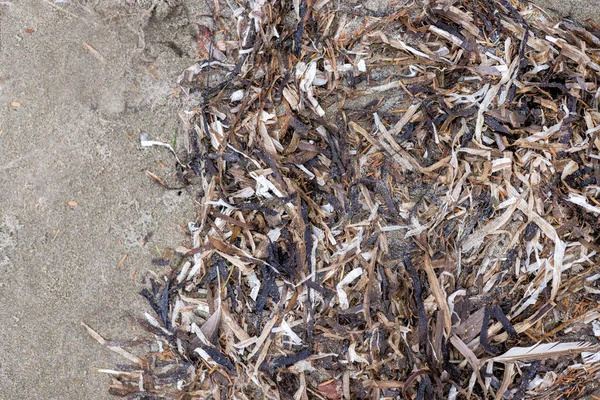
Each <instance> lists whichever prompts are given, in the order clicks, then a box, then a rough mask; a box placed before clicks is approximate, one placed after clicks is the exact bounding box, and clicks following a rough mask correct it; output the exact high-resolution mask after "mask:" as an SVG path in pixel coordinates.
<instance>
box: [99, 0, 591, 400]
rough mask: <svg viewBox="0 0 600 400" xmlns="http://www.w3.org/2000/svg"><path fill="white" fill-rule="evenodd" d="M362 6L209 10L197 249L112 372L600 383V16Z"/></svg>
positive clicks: (486, 5)
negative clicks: (575, 18) (147, 342)
mask: <svg viewBox="0 0 600 400" xmlns="http://www.w3.org/2000/svg"><path fill="white" fill-rule="evenodd" d="M343 3H344V2H342V3H340V2H337V1H329V0H319V1H312V2H311V1H306V0H303V1H300V2H298V1H295V2H278V1H266V0H254V1H249V2H247V3H244V5H243V6H239V5H236V7H239V8H236V9H233V10H231V15H230V16H227V17H222V18H221V17H219V18H216V19H215V23H214V25H213V26H200V32H199V38H198V43H199V49H200V53H201V55H202V56H203V57H205V58H206V59H205V60H204V61H202V62H200V63H198V64H197V65H194V66H192V67H191V68H189V69H188V70H187V71H185V73H184V74H183V75H182V77H181V81H180V84H181V89H180V95H181V97H182V99H183V100H184V101H185V103H186V107H187V108H186V109H185V110H184V111H183V112H182V117H183V119H184V121H185V123H186V124H187V129H188V131H189V149H188V150H189V151H188V154H187V156H186V157H184V156H180V157H179V158H177V164H178V172H179V177H180V179H182V180H184V181H185V182H186V183H187V185H188V187H189V189H190V191H193V193H194V195H195V196H196V198H197V201H198V207H199V210H200V211H199V215H198V219H197V222H196V224H192V225H190V231H191V234H192V236H193V248H189V249H185V248H179V249H178V252H179V254H180V255H181V257H180V259H179V261H177V262H173V263H172V264H171V268H170V270H169V272H168V273H167V275H166V276H165V277H164V279H162V280H159V281H156V282H154V283H153V285H152V289H151V290H145V291H144V293H143V294H144V295H145V296H146V297H147V298H148V299H149V301H150V303H151V305H152V307H153V309H154V311H155V315H150V314H146V320H145V321H144V322H143V324H144V325H145V326H146V328H147V329H148V330H149V331H150V332H152V333H153V338H152V342H153V344H152V347H151V351H149V352H146V353H145V354H143V355H142V356H136V355H133V354H132V353H130V352H128V351H126V350H124V349H123V348H122V347H119V346H115V345H112V344H111V343H110V342H105V341H104V339H102V338H101V337H100V336H98V335H97V334H95V333H94V335H95V337H96V339H97V340H99V341H100V342H103V343H105V344H107V345H109V346H111V348H112V349H113V350H115V351H117V352H119V353H121V354H123V355H125V356H126V357H127V358H128V359H130V360H131V361H133V362H134V365H133V366H130V367H123V368H121V370H120V371H114V370H107V371H106V370H105V371H104V372H107V373H109V374H110V375H111V379H112V383H111V391H112V392H113V393H114V394H119V395H123V396H131V397H132V398H178V399H192V398H197V399H204V398H215V399H259V398H268V399H308V398H315V399H341V398H346V399H355V398H372V399H379V398H407V399H432V398H439V399H442V398H444V399H445V398H448V399H456V398H460V399H463V398H472V399H487V398H495V399H521V398H536V399H549V398H568V397H571V398H578V397H580V396H582V395H583V393H585V392H586V391H587V392H589V391H590V390H592V389H594V385H597V382H598V379H599V378H600V353H598V352H599V351H600V346H599V345H598V341H597V340H596V335H598V336H600V320H598V318H599V317H600V280H599V278H600V271H598V268H597V265H598V261H599V260H600V257H599V256H598V251H599V250H600V243H599V236H600V225H599V215H600V201H599V200H600V185H599V183H600V169H599V168H598V165H599V161H600V137H599V132H600V112H599V110H598V104H599V103H598V98H599V96H600V87H599V85H598V78H599V77H600V27H598V26H591V27H587V28H583V27H581V26H580V25H577V24H576V23H574V22H569V21H561V22H558V23H557V22H551V21H550V20H549V19H548V17H547V16H544V15H543V13H542V12H541V11H540V10H538V9H535V8H533V7H532V6H526V5H517V4H514V3H511V2H509V1H508V0H498V1H492V0H480V1H469V0H462V1H461V0H454V1H452V0H447V1H441V0H440V1H430V2H428V3H427V4H425V5H423V6H422V7H417V5H416V4H414V3H413V4H412V7H409V6H404V5H402V4H391V5H390V7H391V8H390V9H391V10H392V11H390V12H389V13H388V14H387V15H373V14H372V13H371V15H369V11H368V10H367V9H365V8H364V7H361V6H357V5H356V4H352V5H348V4H343ZM215 13H217V15H222V14H223V15H224V11H221V10H215ZM221 28H222V29H221ZM146 144H152V143H151V142H146ZM189 247H191V246H189ZM90 332H93V331H91V329H90Z"/></svg>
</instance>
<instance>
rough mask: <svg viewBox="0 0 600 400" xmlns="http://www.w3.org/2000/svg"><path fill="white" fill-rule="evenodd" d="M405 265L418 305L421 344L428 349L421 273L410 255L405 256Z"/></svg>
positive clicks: (422, 347) (424, 348)
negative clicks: (414, 265)
mask: <svg viewBox="0 0 600 400" xmlns="http://www.w3.org/2000/svg"><path fill="white" fill-rule="evenodd" d="M404 265H405V266H406V270H407V271H408V274H409V275H410V279H411V280H412V284H413V297H414V299H415V304H416V305H417V318H418V319H417V326H418V327H419V346H420V347H421V351H426V349H427V337H428V330H427V314H426V313H425V303H424V302H423V299H422V297H421V296H422V294H423V286H422V284H421V279H420V278H419V274H418V273H417V271H416V270H415V267H413V264H412V261H411V259H410V257H409V256H407V257H404Z"/></svg>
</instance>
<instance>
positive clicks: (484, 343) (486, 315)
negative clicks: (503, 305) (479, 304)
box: [479, 307, 500, 355]
mask: <svg viewBox="0 0 600 400" xmlns="http://www.w3.org/2000/svg"><path fill="white" fill-rule="evenodd" d="M489 324H490V311H489V310H488V307H485V308H484V311H483V321H482V322H481V332H480V334H479V343H480V344H481V347H482V348H483V350H485V351H486V352H487V353H489V354H492V355H495V354H498V353H500V349H499V348H498V347H497V346H493V345H492V344H490V342H489V339H488V325H489Z"/></svg>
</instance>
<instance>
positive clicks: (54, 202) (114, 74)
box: [0, 0, 197, 399]
mask: <svg viewBox="0 0 600 400" xmlns="http://www.w3.org/2000/svg"><path fill="white" fill-rule="evenodd" d="M154 3H156V4H157V6H156V8H155V9H154V12H153V14H152V17H151V18H149V19H148V16H149V15H150V14H149V13H144V12H143V11H142V8H143V7H146V8H149V7H150V5H149V4H139V3H137V2H136V4H133V5H131V6H128V5H127V4H125V3H124V2H123V3H121V4H119V5H116V4H109V3H108V2H105V1H104V2H96V3H95V4H94V3H93V2H81V3H77V2H75V1H71V2H70V3H67V4H65V3H55V1H54V0H37V1H36V0H31V1H22V2H19V1H14V2H12V3H8V2H0V41H1V42H0V46H1V47H0V321H2V324H1V325H0V344H1V349H0V350H1V351H0V399H105V398H109V396H108V395H107V394H106V393H107V392H106V390H107V388H106V383H107V378H106V376H104V375H102V374H99V373H97V372H96V368H97V367H108V368H110V367H112V366H114V365H115V364H116V363H117V362H119V363H122V362H123V361H125V360H123V359H120V358H119V357H117V356H113V355H112V353H110V352H109V351H107V350H106V349H105V348H103V347H101V346H100V345H98V344H97V343H95V342H94V341H92V340H91V339H90V337H89V336H87V334H86V333H85V332H84V330H83V328H82V327H81V326H80V322H81V321H85V322H86V323H88V324H89V325H91V326H92V327H94V328H95V329H97V330H98V331H99V332H100V333H102V334H104V335H105V336H106V337H107V338H116V339H123V338H128V337H129V338H131V337H133V336H135V332H134V331H133V330H132V328H133V323H132V322H131V317H130V316H136V317H138V316H140V314H141V311H143V310H147V306H146V304H144V302H143V301H142V300H143V299H141V297H140V296H139V295H138V294H137V293H138V292H139V290H140V289H141V287H142V285H141V281H142V278H143V277H144V276H145V275H147V272H148V270H149V269H152V270H155V271H160V269H161V268H162V267H159V266H155V265H152V264H151V259H152V258H155V257H157V251H156V249H157V248H158V249H161V250H162V249H164V248H165V247H167V246H173V247H175V246H177V245H178V244H180V243H182V242H183V241H184V240H185V239H186V236H185V234H184V227H185V225H186V223H187V221H188V220H191V219H193V218H194V206H193V201H192V200H191V199H190V198H189V196H187V195H186V194H185V193H183V194H181V195H179V194H178V193H177V192H175V191H172V192H167V191H165V190H164V189H162V188H161V187H159V186H158V185H157V184H155V183H154V182H152V181H150V180H149V179H148V178H147V177H146V176H145V171H146V170H150V171H152V172H154V173H156V174H157V175H159V176H162V177H166V178H168V179H172V177H171V176H170V174H171V171H172V166H173V159H172V157H171V155H170V154H169V153H168V152H165V151H163V149H160V148H150V149H148V148H144V149H142V148H141V147H140V145H139V135H140V133H141V132H145V133H148V135H149V137H150V138H152V139H158V140H163V141H167V142H170V141H171V140H172V138H173V135H174V134H175V133H177V132H178V130H179V129H180V123H179V121H178V117H177V109H176V104H177V101H176V100H175V99H173V94H172V90H171V87H172V86H173V83H174V81H175V78H176V76H177V75H178V74H179V73H180V72H181V71H182V70H183V69H184V68H186V67H188V66H189V65H191V64H192V63H193V58H194V51H195V48H194V38H193V33H194V31H193V26H192V25H191V23H190V21H191V20H192V18H193V15H194V13H196V12H197V10H196V11H195V10H190V9H188V8H186V7H182V6H177V5H176V6H175V7H170V6H169V3H167V2H162V1H158V2H154ZM171 3H173V4H177V2H172V1H171ZM179 133H180V135H183V133H182V132H179ZM180 137H181V136H180ZM161 161H162V163H163V164H164V166H161V164H160V162H161ZM71 201H74V202H76V203H77V206H69V205H67V202H71ZM151 232H152V233H153V236H152V238H151V239H150V241H149V242H148V243H147V244H146V245H145V246H143V245H142V239H143V238H144V236H146V235H147V234H149V233H151ZM124 255H127V259H126V260H125V262H124V263H123V265H122V266H120V268H119V269H116V266H117V264H118V263H119V261H120V260H121V258H122V257H123V256H124Z"/></svg>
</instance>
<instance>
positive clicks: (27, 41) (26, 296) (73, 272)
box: [0, 0, 598, 399]
mask: <svg viewBox="0 0 600 400" xmlns="http://www.w3.org/2000/svg"><path fill="white" fill-rule="evenodd" d="M192 3H196V4H200V3H203V2H192V1H190V2H189V4H182V3H181V2H180V1H177V0H156V1H149V0H148V1H147V2H146V3H144V0H139V1H133V0H132V1H131V4H129V3H126V2H125V1H122V2H118V1H115V2H114V3H111V2H109V1H106V0H102V1H95V2H94V1H81V2H78V1H75V0H71V2H69V3H56V2H55V1H54V0H24V1H13V2H4V1H2V2H0V321H2V324H1V325H0V345H1V348H0V399H107V398H109V396H108V395H107V394H106V382H107V379H106V377H105V376H102V375H100V374H98V373H97V372H96V368H98V367H111V366H113V365H115V364H116V363H120V362H123V360H122V359H120V358H119V357H118V356H114V355H112V354H111V353H110V352H109V351H107V350H106V349H104V348H102V347H101V346H99V345H98V344H96V343H95V342H93V341H92V340H91V339H90V338H89V337H88V336H87V334H85V332H84V330H83V329H82V328H81V326H80V322H81V321H85V322H86V323H88V324H89V325H91V326H92V327H93V328H95V329H97V330H98V331H99V332H100V333H102V334H103V335H105V337H107V338H119V339H122V338H131V337H134V336H135V334H136V332H135V331H134V330H133V323H132V321H131V316H138V315H140V313H141V311H143V310H146V309H147V307H146V304H144V302H143V301H142V299H141V298H140V296H138V294H137V293H138V291H139V290H140V288H141V283H140V282H141V281H142V278H143V277H144V276H145V275H147V271H148V270H149V269H151V270H155V271H159V270H160V267H157V266H153V265H152V264H151V262H150V260H151V259H152V258H155V257H157V249H159V250H162V249H164V248H165V247H169V246H176V245H177V244H179V243H181V242H182V241H184V240H185V239H186V236H185V234H184V226H185V224H186V222H187V221H188V220H190V219H192V218H193V217H194V207H193V202H192V201H191V199H190V198H189V197H188V196H186V195H185V193H183V194H181V195H180V194H178V192H166V191H165V190H164V189H162V188H161V187H158V186H157V185H156V184H155V183H153V182H151V181H150V180H149V179H147V178H146V176H145V174H144V172H145V171H146V170H150V171H152V172H154V173H156V174H157V175H159V176H162V177H167V178H169V175H170V173H171V167H172V164H173V162H172V158H171V156H170V155H169V154H168V153H166V152H164V151H162V150H161V149H154V148H153V149H141V148H140V146H139V135H140V133H142V132H145V133H148V135H149V137H150V138H152V139H158V140H163V141H167V142H170V141H171V140H172V138H173V135H174V134H175V133H179V134H180V137H181V135H182V134H183V133H182V132H179V130H180V124H179V121H178V120H177V116H176V115H177V101H176V99H173V92H172V91H171V88H172V86H173V82H174V80H175V77H176V76H177V75H178V74H179V73H180V72H181V71H182V70H183V69H184V68H186V67H188V66H189V65H191V64H192V62H193V60H194V59H195V55H194V52H195V47H194V38H193V35H194V22H195V21H196V20H197V18H199V17H201V15H202V10H201V9H199V8H198V7H200V6H198V5H195V6H192ZM379 3H380V2H378V4H379ZM543 3H544V5H549V6H550V7H552V8H556V9H559V10H560V11H561V12H562V13H563V15H571V16H573V17H576V18H579V19H584V18H585V17H587V16H592V17H597V15H598V14H597V13H596V11H597V9H598V6H597V0H587V1H573V0H571V1H568V0H560V1H558V0H556V1H555V0H549V1H546V0H544V1H543ZM152 6H154V8H153V9H152V11H147V12H146V11H144V9H146V10H149V9H150V8H151V7H152ZM194 7H196V8H194ZM161 162H162V164H161ZM163 165H164V166H163ZM67 202H76V203H77V206H70V205H68V204H67ZM149 233H153V236H152V238H151V239H150V241H149V242H148V243H147V244H146V245H143V244H142V239H143V238H144V237H145V236H146V235H147V234H149ZM124 255H127V259H126V260H125V262H124V263H123V265H121V266H120V268H118V269H117V268H116V266H117V264H118V263H119V260H121V259H122V257H123V256H124Z"/></svg>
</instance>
